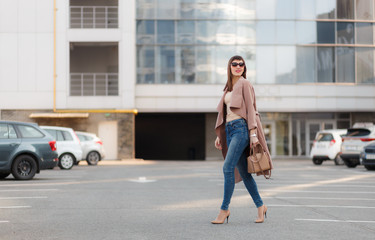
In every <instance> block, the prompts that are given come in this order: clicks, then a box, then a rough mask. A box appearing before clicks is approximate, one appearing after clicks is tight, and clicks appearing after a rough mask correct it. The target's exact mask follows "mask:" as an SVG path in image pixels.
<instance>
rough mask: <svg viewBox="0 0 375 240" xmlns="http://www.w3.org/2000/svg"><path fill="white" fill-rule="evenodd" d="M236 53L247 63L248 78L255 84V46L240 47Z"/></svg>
mask: <svg viewBox="0 0 375 240" xmlns="http://www.w3.org/2000/svg"><path fill="white" fill-rule="evenodd" d="M236 52H237V53H238V54H239V55H240V56H242V57H243V58H244V59H245V61H246V70H247V72H246V78H247V79H248V80H249V81H251V82H255V73H256V72H255V46H238V47H237V51H236ZM228 60H229V59H228Z"/></svg>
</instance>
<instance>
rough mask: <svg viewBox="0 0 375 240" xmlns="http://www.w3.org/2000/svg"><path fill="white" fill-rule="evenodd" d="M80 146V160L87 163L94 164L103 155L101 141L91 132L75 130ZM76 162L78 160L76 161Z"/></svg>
mask: <svg viewBox="0 0 375 240" xmlns="http://www.w3.org/2000/svg"><path fill="white" fill-rule="evenodd" d="M76 134H77V136H78V138H79V140H80V142H81V147H82V152H83V154H82V160H86V161H87V163H88V164H89V165H96V164H98V162H99V161H100V160H102V159H103V158H104V156H105V151H104V147H103V142H102V140H100V138H98V137H97V136H96V135H95V134H93V133H87V132H78V131H77V132H76ZM77 163H78V162H77Z"/></svg>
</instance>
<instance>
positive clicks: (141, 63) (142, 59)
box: [137, 46, 155, 83]
mask: <svg viewBox="0 0 375 240" xmlns="http://www.w3.org/2000/svg"><path fill="white" fill-rule="evenodd" d="M137 56H138V58H137V65H138V71H137V82H138V83H154V82H155V68H154V67H155V49H154V47H150V46H139V47H138V48H137Z"/></svg>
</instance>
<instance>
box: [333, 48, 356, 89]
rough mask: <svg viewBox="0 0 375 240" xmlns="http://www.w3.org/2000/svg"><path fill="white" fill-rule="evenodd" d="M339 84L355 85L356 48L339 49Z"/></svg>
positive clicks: (337, 50) (337, 49) (337, 51)
mask: <svg viewBox="0 0 375 240" xmlns="http://www.w3.org/2000/svg"><path fill="white" fill-rule="evenodd" d="M336 54H337V82H344V83H354V67H355V64H354V48H351V47H337V48H336Z"/></svg>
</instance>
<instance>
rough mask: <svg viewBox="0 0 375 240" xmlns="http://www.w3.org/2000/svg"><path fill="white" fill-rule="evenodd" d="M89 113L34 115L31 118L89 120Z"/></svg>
mask: <svg viewBox="0 0 375 240" xmlns="http://www.w3.org/2000/svg"><path fill="white" fill-rule="evenodd" d="M88 117H89V113H32V114H30V116H29V118H88Z"/></svg>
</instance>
